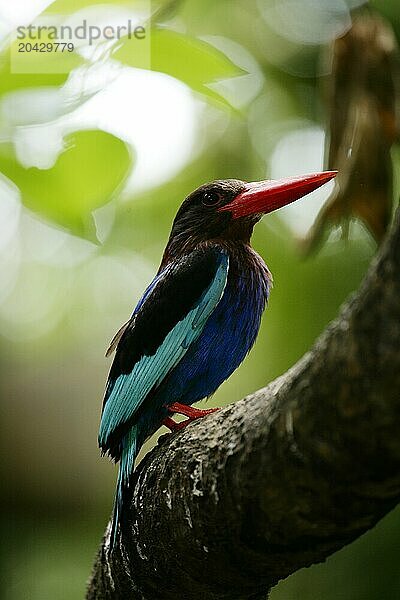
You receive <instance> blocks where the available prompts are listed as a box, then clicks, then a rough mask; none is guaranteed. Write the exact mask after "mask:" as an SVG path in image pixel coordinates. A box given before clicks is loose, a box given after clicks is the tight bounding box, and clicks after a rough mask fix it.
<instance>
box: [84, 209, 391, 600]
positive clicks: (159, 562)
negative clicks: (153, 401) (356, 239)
mask: <svg viewBox="0 0 400 600" xmlns="http://www.w3.org/2000/svg"><path fill="white" fill-rule="evenodd" d="M399 340H400V214H398V215H397V219H396V222H395V225H394V227H393V229H392V232H391V234H390V236H389V238H388V239H387V240H386V243H385V244H384V246H383V247H382V249H381V252H380V254H379V256H378V257H377V259H375V260H374V261H373V264H372V265H371V267H370V269H369V271H368V273H367V276H366V277H365V279H364V282H363V283H362V285H361V287H360V289H359V291H358V292H357V293H356V294H354V295H353V296H352V297H351V298H350V299H349V300H348V301H347V303H346V304H345V305H344V306H343V308H342V310H341V312H340V314H339V316H338V318H337V319H336V320H335V321H334V322H333V323H332V324H331V325H329V327H328V328H327V329H326V331H325V332H324V333H323V335H322V336H321V337H320V338H319V339H318V341H317V342H316V343H315V345H314V346H313V348H312V349H311V350H310V351H309V352H308V353H307V354H306V355H305V356H304V357H303V358H302V359H301V360H300V361H299V362H298V363H297V364H296V365H295V366H294V367H293V368H292V369H290V370H289V371H288V372H287V373H286V374H284V375H283V376H282V377H280V378H278V379H277V380H276V381H274V382H273V383H271V384H270V385H268V386H267V387H266V388H264V389H262V390H259V391H258V392H256V393H254V394H252V395H250V396H248V397H247V398H244V399H243V400H241V401H239V402H237V403H236V404H233V405H230V406H227V407H226V408H224V409H223V410H221V411H220V412H218V413H215V414H213V415H210V416H208V417H206V418H204V419H202V420H200V421H199V422H197V423H193V424H191V425H189V426H188V427H187V429H186V430H184V431H182V432H179V433H177V434H174V435H171V436H169V437H168V439H166V440H165V441H164V442H163V443H162V444H160V445H159V446H158V447H156V448H155V449H154V450H152V452H150V453H149V454H148V455H147V457H146V458H145V459H144V460H143V461H142V463H141V464H140V465H139V467H138V469H137V470H136V472H135V473H134V474H133V476H132V489H133V498H132V502H131V508H130V515H129V523H128V527H127V530H126V534H125V536H124V537H123V540H122V541H121V540H120V541H119V543H118V545H117V548H116V550H115V553H114V554H113V555H112V556H111V557H109V556H108V552H107V548H108V532H109V528H108V529H107V531H106V534H105V536H104V539H103V541H102V543H101V547H100V550H99V554H98V556H97V558H96V561H95V565H94V570H93V574H92V578H91V581H90V583H89V587H88V593H87V598H88V600H105V599H116V598H124V599H128V598H132V599H143V600H144V599H145V600H153V599H155V600H156V599H157V600H169V599H174V600H175V599H176V598H179V599H181V598H182V599H185V600H195V599H196V600H198V599H204V600H206V599H207V600H217V599H218V600H222V599H229V600H239V599H241V600H242V599H250V598H253V599H256V598H257V599H258V598H265V597H266V595H267V592H268V591H269V589H270V588H271V587H272V586H273V585H275V584H276V583H277V582H278V580H280V579H282V578H284V577H286V576H288V575H289V574H290V573H293V572H294V571H296V570H297V569H299V568H301V567H304V566H307V565H311V564H312V563H316V562H320V561H323V560H324V559H325V558H326V557H327V556H328V555H330V554H332V553H333V552H335V551H336V550H338V549H339V548H341V547H342V546H344V545H345V544H348V543H349V542H351V541H352V540H354V539H356V538H357V537H358V536H359V535H361V534H362V533H364V532H365V531H366V530H368V529H369V528H370V527H372V526H373V525H374V524H375V523H376V522H377V521H378V520H379V519H380V518H381V517H382V516H383V515H384V514H386V513H387V512H388V511H389V510H390V509H391V508H392V507H393V506H394V505H395V504H396V503H397V502H398V501H399V500H400V436H399V422H400V420H399V417H400V344H399Z"/></svg>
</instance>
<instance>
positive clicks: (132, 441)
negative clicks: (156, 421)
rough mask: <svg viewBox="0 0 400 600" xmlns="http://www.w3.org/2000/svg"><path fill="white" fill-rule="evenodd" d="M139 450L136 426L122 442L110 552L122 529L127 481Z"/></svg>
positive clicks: (126, 496) (127, 496)
mask: <svg viewBox="0 0 400 600" xmlns="http://www.w3.org/2000/svg"><path fill="white" fill-rule="evenodd" d="M139 448H140V446H139V443H138V426H137V425H134V426H133V427H131V429H130V430H129V431H128V433H127V434H126V435H125V436H124V438H123V440H122V452H121V460H120V463H119V472H118V479H117V489H116V491H115V499H114V509H113V516H112V524H111V534H110V551H112V550H113V548H114V546H115V543H116V539H117V535H118V531H119V530H121V529H122V526H123V522H124V518H125V517H126V515H125V511H124V505H125V504H126V502H127V500H128V499H129V494H128V492H129V479H130V476H131V475H132V473H133V470H134V466H135V459H136V456H137V452H138V449H139Z"/></svg>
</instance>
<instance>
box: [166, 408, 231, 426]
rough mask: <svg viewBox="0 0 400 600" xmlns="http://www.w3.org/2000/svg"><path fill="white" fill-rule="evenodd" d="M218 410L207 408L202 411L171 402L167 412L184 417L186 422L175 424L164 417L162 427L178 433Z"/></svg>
mask: <svg viewBox="0 0 400 600" xmlns="http://www.w3.org/2000/svg"><path fill="white" fill-rule="evenodd" d="M217 410H219V408H207V409H205V410H202V409H200V408H193V406H187V405H186V404H180V403H179V402H173V404H171V405H170V406H168V411H169V412H170V413H173V414H179V415H184V416H185V417H187V419H186V421H181V422H180V423H177V422H176V421H174V420H173V419H172V418H171V417H165V419H164V421H163V425H165V426H166V427H168V429H170V430H171V431H180V430H181V429H184V428H185V427H186V425H188V424H189V423H191V422H192V421H195V420H196V419H201V418H202V417H205V416H207V415H210V414H212V413H214V412H215V411H217Z"/></svg>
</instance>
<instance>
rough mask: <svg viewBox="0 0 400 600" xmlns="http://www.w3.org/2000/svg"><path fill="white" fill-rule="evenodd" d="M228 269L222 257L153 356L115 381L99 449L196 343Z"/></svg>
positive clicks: (214, 305)
mask: <svg viewBox="0 0 400 600" xmlns="http://www.w3.org/2000/svg"><path fill="white" fill-rule="evenodd" d="M228 269H229V258H228V255H227V254H225V253H223V254H221V257H220V261H219V265H218V268H217V270H216V273H215V276H214V278H213V280H212V282H211V283H210V285H209V286H208V287H207V288H206V290H205V291H204V292H203V294H202V295H201V297H200V298H199V301H198V302H197V303H196V304H195V306H194V307H193V308H192V309H191V310H190V311H189V312H188V314H187V315H186V316H185V318H183V319H182V320H181V321H179V322H178V323H177V324H176V325H175V327H174V328H173V329H172V330H171V331H170V332H169V333H168V334H167V336H166V337H165V339H164V341H163V343H162V344H161V345H160V347H159V348H158V350H157V351H156V352H155V354H153V355H152V356H142V358H141V359H140V360H139V361H138V362H137V363H136V364H135V366H134V367H133V370H132V371H131V373H129V374H123V375H120V376H119V377H118V379H117V380H116V381H115V384H114V386H113V389H112V391H111V393H110V396H109V397H108V400H107V403H106V404H105V406H104V411H103V415H102V418H101V423H100V431H99V443H100V446H103V445H106V443H107V440H108V438H109V436H110V435H111V434H112V433H113V431H115V429H116V428H117V427H119V426H120V425H122V424H123V423H126V422H127V421H129V420H130V419H131V418H132V416H133V415H134V413H135V412H136V411H137V409H138V408H139V406H140V405H141V404H142V402H143V401H144V399H145V398H146V396H147V395H148V393H149V392H150V391H151V390H152V389H153V388H154V387H158V386H159V385H160V383H161V382H162V381H163V380H164V379H165V377H166V376H167V375H168V373H169V372H170V371H171V370H172V369H173V368H174V367H175V366H176V365H177V364H178V362H179V361H180V360H181V359H182V357H183V356H184V355H185V354H186V352H187V350H188V348H189V346H190V345H191V344H192V343H193V342H195V341H196V340H197V339H198V337H199V336H200V334H201V332H202V331H203V329H204V326H205V324H206V322H207V319H208V318H209V316H210V315H211V313H212V312H213V310H214V309H215V307H216V306H217V304H218V302H219V301H220V299H221V297H222V295H223V293H224V289H225V286H226V281H227V277H228Z"/></svg>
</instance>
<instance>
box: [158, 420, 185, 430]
mask: <svg viewBox="0 0 400 600" xmlns="http://www.w3.org/2000/svg"><path fill="white" fill-rule="evenodd" d="M188 423H190V420H189V419H188V420H187V421H182V422H181V423H177V422H176V421H174V420H173V419H171V417H165V419H164V421H163V425H165V427H168V429H169V430H170V431H179V430H180V429H183V428H184V427H186V425H187V424H188Z"/></svg>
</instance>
